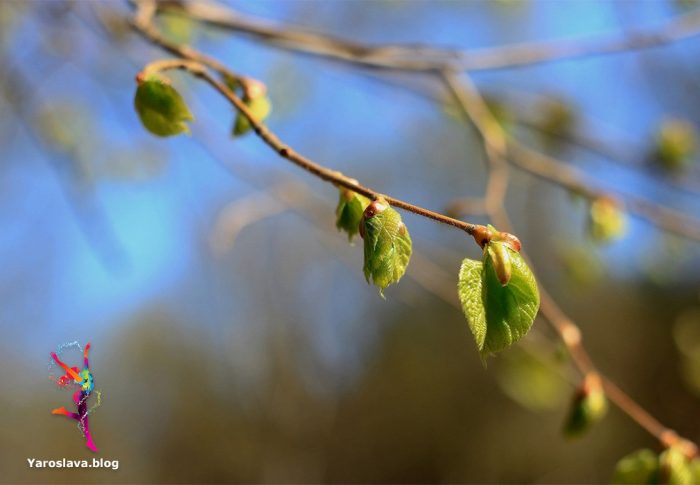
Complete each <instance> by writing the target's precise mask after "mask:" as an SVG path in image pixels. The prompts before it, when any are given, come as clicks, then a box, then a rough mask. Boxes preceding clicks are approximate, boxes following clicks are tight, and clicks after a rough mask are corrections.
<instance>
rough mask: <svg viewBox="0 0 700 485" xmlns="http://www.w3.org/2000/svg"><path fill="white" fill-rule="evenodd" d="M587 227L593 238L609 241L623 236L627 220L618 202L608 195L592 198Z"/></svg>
mask: <svg viewBox="0 0 700 485" xmlns="http://www.w3.org/2000/svg"><path fill="white" fill-rule="evenodd" d="M589 228H590V233H591V236H592V237H593V239H594V240H595V241H599V242H610V241H613V240H615V239H619V238H621V237H622V236H624V234H625V231H626V230H627V221H626V218H625V213H624V211H623V210H622V208H621V207H620V204H619V203H618V202H617V201H615V200H613V199H610V198H609V197H599V198H598V199H596V200H594V201H593V202H592V203H591V209H590V212H589Z"/></svg>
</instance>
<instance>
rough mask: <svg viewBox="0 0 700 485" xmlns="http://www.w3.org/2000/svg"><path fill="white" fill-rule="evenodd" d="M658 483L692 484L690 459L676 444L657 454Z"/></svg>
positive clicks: (672, 484) (671, 484)
mask: <svg viewBox="0 0 700 485" xmlns="http://www.w3.org/2000/svg"><path fill="white" fill-rule="evenodd" d="M657 482H658V483H664V484H666V483H667V484H670V485H693V483H694V482H693V473H692V471H691V466H690V460H688V458H687V457H686V456H685V455H684V454H683V452H682V451H681V450H680V448H679V447H677V446H671V447H670V448H668V449H667V450H666V451H664V452H663V453H661V455H659V472H658V476H657Z"/></svg>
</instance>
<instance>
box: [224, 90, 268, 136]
mask: <svg viewBox="0 0 700 485" xmlns="http://www.w3.org/2000/svg"><path fill="white" fill-rule="evenodd" d="M243 102H244V103H245V104H246V106H247V107H248V110H249V111H250V114H252V115H253V118H254V119H255V121H263V120H264V119H265V118H267V115H269V114H270V111H271V110H272V104H270V99H269V98H268V97H267V96H265V95H261V96H258V97H257V98H252V99H250V98H244V99H243ZM251 128H252V127H251V125H250V121H248V118H246V117H245V116H243V113H240V112H239V113H238V114H237V115H236V121H235V122H234V123H233V136H242V135H245V134H246V133H248V132H249V131H250V129H251Z"/></svg>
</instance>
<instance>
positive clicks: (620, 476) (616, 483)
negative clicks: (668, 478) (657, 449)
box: [611, 449, 659, 485]
mask: <svg viewBox="0 0 700 485" xmlns="http://www.w3.org/2000/svg"><path fill="white" fill-rule="evenodd" d="M658 469H659V461H658V459H657V457H656V454H655V453H654V452H653V451H651V450H647V449H643V450H637V451H635V452H634V453H630V454H629V455H627V456H625V457H624V458H622V459H621V460H620V461H618V462H617V466H616V467H615V473H614V475H613V478H612V480H611V483H612V484H613V485H640V484H646V483H652V482H653V481H654V480H655V478H656V474H657V473H658Z"/></svg>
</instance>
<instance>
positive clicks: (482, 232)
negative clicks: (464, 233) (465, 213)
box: [472, 226, 493, 248]
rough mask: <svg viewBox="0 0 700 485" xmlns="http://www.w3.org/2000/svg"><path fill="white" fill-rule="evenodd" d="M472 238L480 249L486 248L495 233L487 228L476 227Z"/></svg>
mask: <svg viewBox="0 0 700 485" xmlns="http://www.w3.org/2000/svg"><path fill="white" fill-rule="evenodd" d="M472 237H473V238H474V240H475V241H476V243H477V244H478V245H479V246H480V247H482V248H483V247H485V246H486V245H487V244H488V243H489V242H490V241H491V238H492V237H493V231H492V230H491V229H489V228H488V227H486V226H476V228H475V229H474V233H473V234H472Z"/></svg>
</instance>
